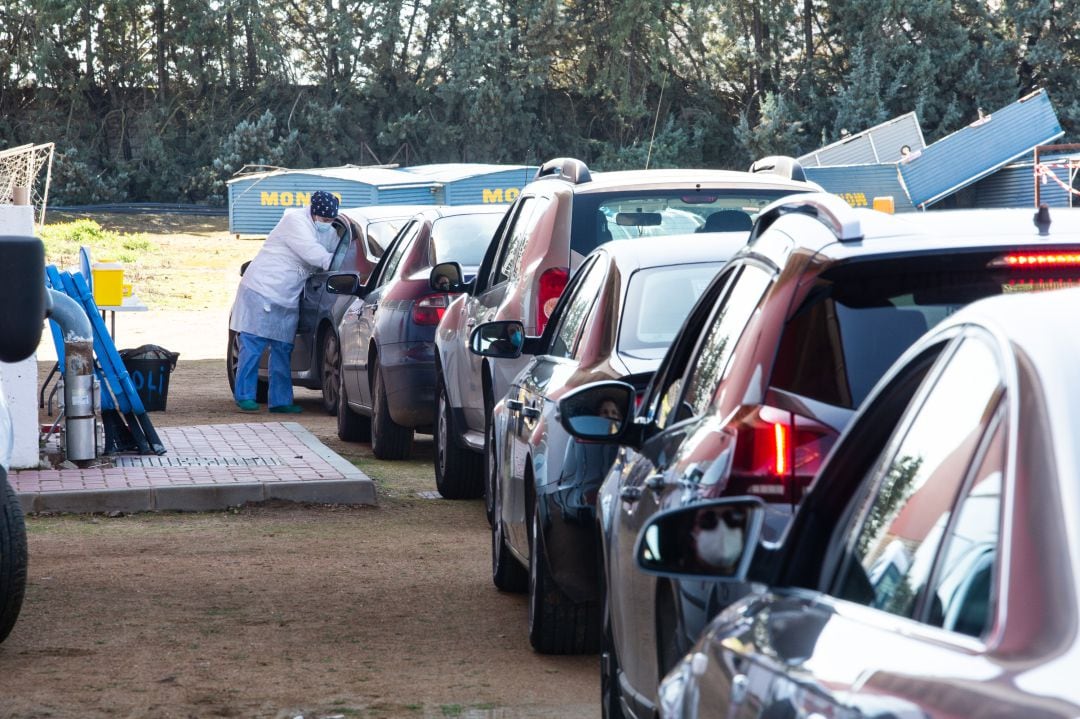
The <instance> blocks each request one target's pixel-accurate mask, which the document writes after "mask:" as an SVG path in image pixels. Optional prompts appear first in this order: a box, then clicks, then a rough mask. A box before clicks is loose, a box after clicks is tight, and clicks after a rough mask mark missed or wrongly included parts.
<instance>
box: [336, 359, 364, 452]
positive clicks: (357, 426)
mask: <svg viewBox="0 0 1080 719" xmlns="http://www.w3.org/2000/svg"><path fill="white" fill-rule="evenodd" d="M338 397H339V400H338V410H337V436H338V439H340V440H342V441H345V442H370V441H371V419H370V418H368V417H365V416H364V415H362V414H360V413H359V412H356V411H355V410H353V408H352V407H350V406H349V393H348V390H347V389H345V376H344V375H338Z"/></svg>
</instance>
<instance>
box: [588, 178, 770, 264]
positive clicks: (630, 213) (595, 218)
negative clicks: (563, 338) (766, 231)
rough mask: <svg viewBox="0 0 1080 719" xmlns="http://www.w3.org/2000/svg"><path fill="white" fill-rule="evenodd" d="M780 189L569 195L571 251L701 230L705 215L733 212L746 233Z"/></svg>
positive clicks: (707, 216) (673, 190) (683, 190)
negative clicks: (742, 215)
mask: <svg viewBox="0 0 1080 719" xmlns="http://www.w3.org/2000/svg"><path fill="white" fill-rule="evenodd" d="M788 194H791V193H790V192H787V191H784V190H760V191H756V192H748V191H746V190H701V191H695V190H690V189H678V188H676V189H671V190H647V191H642V190H638V191H622V192H603V193H601V192H590V193H580V194H578V195H575V196H574V209H573V219H572V223H573V226H572V229H571V232H570V249H571V250H573V251H574V252H577V253H580V254H582V255H587V254H589V253H590V252H592V251H593V249H595V248H596V247H598V246H600V245H602V244H604V243H605V242H607V241H609V240H612V239H626V238H633V237H657V236H660V235H676V234H684V233H687V232H696V231H699V230H703V229H705V227H704V226H705V223H706V222H707V220H708V218H709V216H710V215H713V214H714V213H717V214H718V213H721V212H722V211H725V210H732V211H738V212H742V213H745V215H746V220H745V221H744V222H745V226H743V225H742V224H740V225H739V226H738V228H737V229H739V230H742V231H746V232H749V230H750V224H752V222H753V218H754V217H756V216H757V213H758V211H759V210H760V209H761V208H762V207H764V206H765V205H767V204H769V203H770V202H772V201H773V200H776V199H778V198H780V197H783V196H784V195H788Z"/></svg>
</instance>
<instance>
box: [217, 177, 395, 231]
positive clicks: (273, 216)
mask: <svg viewBox="0 0 1080 719" xmlns="http://www.w3.org/2000/svg"><path fill="white" fill-rule="evenodd" d="M315 190H326V191H327V192H332V193H334V194H335V195H337V196H338V199H340V200H341V206H342V207H360V206H362V205H370V204H373V203H374V201H375V188H374V187H372V186H371V185H368V184H364V183H359V182H353V181H350V180H343V179H339V178H334V177H325V176H321V175H315V174H310V173H304V172H284V173H274V174H268V175H258V176H255V177H253V178H251V179H239V180H234V181H233V182H230V183H229V232H232V233H234V234H249V235H265V234H266V233H268V232H270V230H272V229H274V225H276V224H277V222H278V220H280V219H281V215H282V213H284V212H285V210H287V209H289V208H290V207H306V206H307V205H308V203H309V201H310V198H311V193H312V192H314V191H315Z"/></svg>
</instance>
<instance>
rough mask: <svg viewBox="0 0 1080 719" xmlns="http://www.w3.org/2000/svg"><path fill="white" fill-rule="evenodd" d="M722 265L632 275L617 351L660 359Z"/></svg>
mask: <svg viewBox="0 0 1080 719" xmlns="http://www.w3.org/2000/svg"><path fill="white" fill-rule="evenodd" d="M723 264H724V263H723V262H707V263H701V264H692V265H675V266H671V267H652V268H649V269H646V270H639V271H637V272H635V273H634V275H633V276H632V277H631V278H630V285H629V287H628V288H627V291H626V301H625V302H624V303H623V314H622V323H621V325H620V327H619V351H620V352H625V353H627V354H632V355H637V356H648V357H654V356H655V357H658V356H661V355H662V354H663V353H664V351H666V350H667V348H668V346H669V345H670V344H671V343H672V341H674V339H675V335H676V333H678V331H679V328H680V327H682V323H683V320H685V319H686V315H688V314H689V313H690V308H691V307H693V306H694V303H695V302H697V299H698V297H700V296H701V293H703V292H704V291H705V288H706V287H708V286H709V282H711V281H712V278H713V277H715V276H716V273H717V272H719V271H720V268H721V267H723Z"/></svg>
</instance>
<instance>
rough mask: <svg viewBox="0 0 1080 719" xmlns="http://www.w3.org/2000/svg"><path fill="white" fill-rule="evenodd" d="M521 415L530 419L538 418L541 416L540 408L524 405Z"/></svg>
mask: <svg viewBox="0 0 1080 719" xmlns="http://www.w3.org/2000/svg"><path fill="white" fill-rule="evenodd" d="M521 415H522V416H523V417H526V418H528V419H536V418H537V417H539V416H540V409H539V408H537V407H522V408H521Z"/></svg>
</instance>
